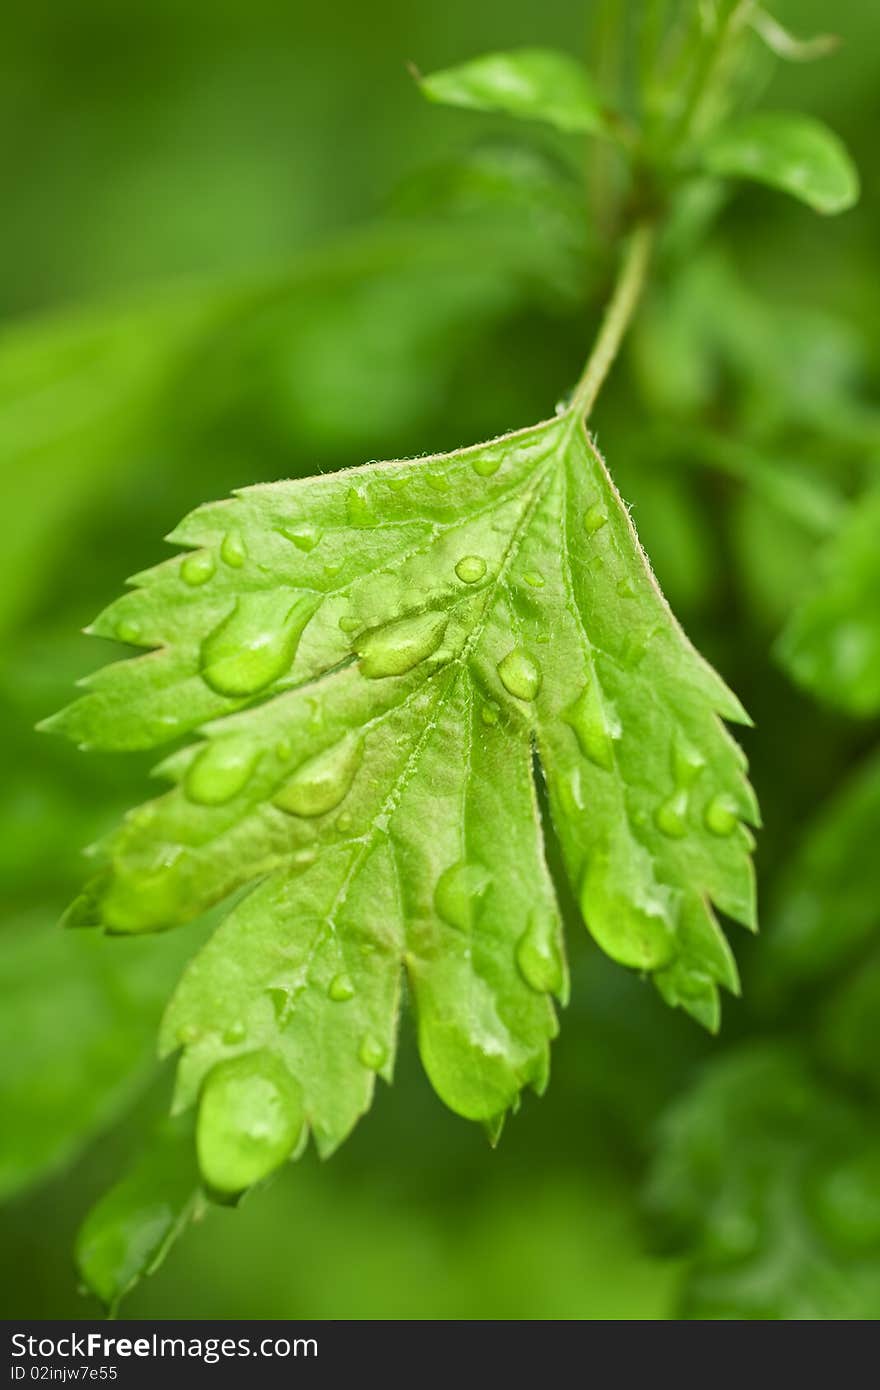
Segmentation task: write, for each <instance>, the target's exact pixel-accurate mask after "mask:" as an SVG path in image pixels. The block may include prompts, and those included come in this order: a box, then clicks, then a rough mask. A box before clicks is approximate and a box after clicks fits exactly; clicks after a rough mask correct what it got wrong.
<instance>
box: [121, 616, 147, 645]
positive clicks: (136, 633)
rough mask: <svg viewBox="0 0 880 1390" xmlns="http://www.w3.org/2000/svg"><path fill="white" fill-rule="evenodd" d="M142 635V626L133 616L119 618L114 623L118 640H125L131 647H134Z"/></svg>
mask: <svg viewBox="0 0 880 1390" xmlns="http://www.w3.org/2000/svg"><path fill="white" fill-rule="evenodd" d="M143 635H144V630H143V628H142V627H141V625H140V623H136V622H135V621H134V619H133V618H121V619H120V621H119V622H118V623H117V624H116V636H117V637H118V638H119V640H120V642H127V643H128V644H129V646H131V647H136V646H137V645H138V643H139V642H140V641H141V639H142V637H143Z"/></svg>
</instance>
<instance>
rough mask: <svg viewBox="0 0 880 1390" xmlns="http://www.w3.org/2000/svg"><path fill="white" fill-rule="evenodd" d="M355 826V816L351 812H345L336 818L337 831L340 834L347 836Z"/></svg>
mask: <svg viewBox="0 0 880 1390" xmlns="http://www.w3.org/2000/svg"><path fill="white" fill-rule="evenodd" d="M353 825H354V816H353V815H352V814H351V812H350V811H343V812H342V815H341V816H337V817H336V829H337V830H338V831H339V832H340V834H342V835H345V834H346V833H347V832H348V831H349V830H351V827H352V826H353Z"/></svg>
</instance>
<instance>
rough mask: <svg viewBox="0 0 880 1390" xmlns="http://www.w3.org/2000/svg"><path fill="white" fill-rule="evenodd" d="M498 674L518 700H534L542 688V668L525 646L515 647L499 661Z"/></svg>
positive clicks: (505, 686)
mask: <svg viewBox="0 0 880 1390" xmlns="http://www.w3.org/2000/svg"><path fill="white" fill-rule="evenodd" d="M498 675H499V676H500V677H501V684H502V685H503V686H504V688H505V690H507V691H509V692H510V694H511V695H513V696H515V698H516V699H517V700H534V698H535V696H536V695H537V693H538V691H539V690H540V689H541V668H540V666H539V665H538V663H537V661H536V660H535V658H534V657H533V656H530V655H529V653H528V652H527V651H526V650H525V648H524V647H514V648H513V650H512V651H509V652H508V653H507V656H505V657H503V658H502V659H501V661H499V663H498Z"/></svg>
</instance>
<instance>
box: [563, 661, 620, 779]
mask: <svg viewBox="0 0 880 1390" xmlns="http://www.w3.org/2000/svg"><path fill="white" fill-rule="evenodd" d="M562 717H563V719H564V720H565V722H566V723H567V724H570V725H571V727H572V729H573V730H574V733H575V737H576V738H577V741H578V744H579V746H580V750H581V752H582V753H583V755H584V757H585V758H589V759H590V762H592V763H595V764H596V766H597V767H601V768H603V769H604V770H605V771H606V772H611V771H612V769H613V767H614V743H613V740H614V739H615V738H618V737H619V736H620V725H619V724H618V722H617V720H616V718H615V717H614V715H613V711H612V708H611V706H610V705H609V708H608V712H607V713H606V710H605V707H604V705H603V702H602V697H601V695H600V693H599V688H598V684H597V682H596V680H595V678H593V679H591V680H589V681H588V682H587V684H586V685H585V686H584V688H583V690H582V691H581V693H580V695H579V696H578V697H577V699H576V700H575V701H574V704H571V705H569V707H568V709H566V710H564V711H563V715H562Z"/></svg>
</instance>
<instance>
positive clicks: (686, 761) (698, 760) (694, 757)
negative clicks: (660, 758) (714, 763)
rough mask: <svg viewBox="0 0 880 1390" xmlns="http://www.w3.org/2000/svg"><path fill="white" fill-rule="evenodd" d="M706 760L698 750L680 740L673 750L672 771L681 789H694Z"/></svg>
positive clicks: (676, 742) (677, 740)
mask: <svg viewBox="0 0 880 1390" xmlns="http://www.w3.org/2000/svg"><path fill="white" fill-rule="evenodd" d="M705 766H706V759H705V758H704V757H703V755H702V753H701V752H699V750H698V749H696V748H694V747H693V746H692V745H691V744H690V743H687V742H686V741H685V740H684V739H683V738H678V739H676V741H675V744H674V746H673V749H672V771H673V775H674V777H675V780H676V783H677V784H678V786H680V787H692V786H693V785H694V782H696V780H697V778H698V777H699V775H700V773H701V772H702V770H703V768H704V767H705Z"/></svg>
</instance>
